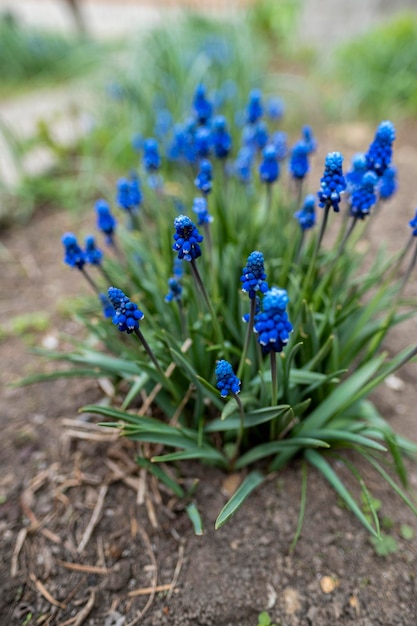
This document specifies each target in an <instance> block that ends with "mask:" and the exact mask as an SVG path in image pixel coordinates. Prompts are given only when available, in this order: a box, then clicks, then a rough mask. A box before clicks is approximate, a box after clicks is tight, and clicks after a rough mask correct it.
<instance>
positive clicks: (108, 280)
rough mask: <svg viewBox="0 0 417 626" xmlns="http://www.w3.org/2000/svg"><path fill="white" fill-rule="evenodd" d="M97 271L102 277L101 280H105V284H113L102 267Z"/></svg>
mask: <svg viewBox="0 0 417 626" xmlns="http://www.w3.org/2000/svg"><path fill="white" fill-rule="evenodd" d="M98 269H99V271H100V272H101V275H102V276H103V278H104V279H105V280H106V282H107V283H108V284H109V286H110V285H112V284H113V280H112V279H111V277H110V276H109V274H108V273H107V271H106V270H105V269H104V267H103V266H102V265H99V266H98Z"/></svg>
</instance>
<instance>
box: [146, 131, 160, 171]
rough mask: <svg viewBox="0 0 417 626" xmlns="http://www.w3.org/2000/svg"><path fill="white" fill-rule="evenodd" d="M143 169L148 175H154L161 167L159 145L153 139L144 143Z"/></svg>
mask: <svg viewBox="0 0 417 626" xmlns="http://www.w3.org/2000/svg"><path fill="white" fill-rule="evenodd" d="M143 167H144V168H145V170H146V171H147V172H148V174H153V173H154V172H156V171H158V170H159V168H160V167H161V157H160V156H159V151H158V143H157V142H156V140H155V139H153V138H152V137H151V138H149V139H145V141H144V142H143Z"/></svg>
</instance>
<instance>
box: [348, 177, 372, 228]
mask: <svg viewBox="0 0 417 626" xmlns="http://www.w3.org/2000/svg"><path fill="white" fill-rule="evenodd" d="M377 184H378V176H377V175H376V174H375V172H372V171H369V172H366V174H365V175H364V177H363V178H362V183H361V184H360V185H357V186H356V187H355V189H354V190H353V192H352V195H351V198H350V214H351V215H352V216H353V217H356V218H359V219H360V220H363V219H365V217H366V216H367V215H369V212H370V210H371V207H373V205H374V204H375V202H376V194H375V186H376V185H377Z"/></svg>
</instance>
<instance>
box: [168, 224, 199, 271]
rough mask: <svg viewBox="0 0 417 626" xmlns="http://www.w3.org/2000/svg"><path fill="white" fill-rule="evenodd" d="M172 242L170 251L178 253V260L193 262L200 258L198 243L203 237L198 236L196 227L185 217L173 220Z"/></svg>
mask: <svg viewBox="0 0 417 626" xmlns="http://www.w3.org/2000/svg"><path fill="white" fill-rule="evenodd" d="M174 228H175V234H174V240H175V243H174V245H173V246H172V249H173V250H174V251H175V252H177V253H178V258H179V259H184V260H185V261H194V260H195V259H198V257H199V256H201V248H200V243H201V242H202V241H203V239H204V237H203V235H200V233H199V232H198V229H197V227H196V226H195V224H194V223H193V222H192V221H191V219H190V218H189V217H187V216H186V215H179V216H178V217H176V218H175V220H174Z"/></svg>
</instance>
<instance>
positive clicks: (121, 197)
mask: <svg viewBox="0 0 417 626" xmlns="http://www.w3.org/2000/svg"><path fill="white" fill-rule="evenodd" d="M116 201H117V204H118V205H119V207H120V208H122V209H124V210H125V211H132V210H136V209H138V208H139V206H140V204H141V202H142V192H141V190H140V186H139V179H138V177H137V176H135V175H133V176H132V177H131V178H130V180H129V179H127V178H120V179H119V180H118V181H117V196H116Z"/></svg>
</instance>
